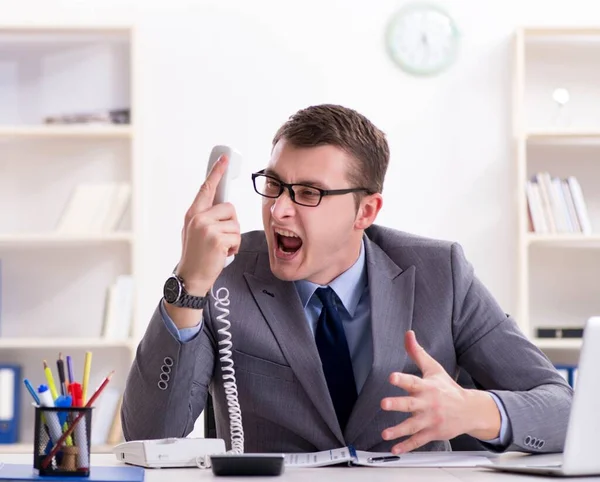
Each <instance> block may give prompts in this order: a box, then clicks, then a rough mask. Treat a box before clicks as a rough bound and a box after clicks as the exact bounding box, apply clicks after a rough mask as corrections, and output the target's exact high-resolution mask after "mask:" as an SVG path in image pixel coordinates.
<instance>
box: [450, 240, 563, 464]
mask: <svg viewBox="0 0 600 482" xmlns="http://www.w3.org/2000/svg"><path fill="white" fill-rule="evenodd" d="M451 266H452V281H453V285H454V295H453V296H454V299H453V309H452V323H453V337H454V346H455V349H456V356H457V362H458V364H459V365H460V366H461V367H463V368H464V369H465V370H466V371H467V373H468V374H469V375H470V376H471V377H472V378H473V379H474V380H475V382H476V383H477V385H478V386H480V387H481V388H483V389H485V390H489V391H490V392H492V393H493V394H494V395H496V396H497V397H498V398H499V399H500V402H501V403H502V404H503V406H504V408H505V410H506V413H507V415H508V421H509V423H510V427H511V430H512V439H511V440H509V445H508V446H506V447H497V446H493V445H488V444H486V447H487V448H489V449H490V450H494V451H498V450H502V449H504V450H519V451H524V452H535V453H539V452H561V451H562V450H563V448H564V443H565V438H566V432H567V423H568V418H569V412H570V409H571V402H572V398H573V391H572V389H571V387H570V386H569V385H568V384H567V383H566V382H565V380H564V379H563V378H562V377H561V376H560V374H559V373H558V372H557V371H556V369H555V368H554V366H553V365H552V363H551V362H550V360H549V359H548V358H547V357H546V356H545V355H544V354H543V353H542V352H541V351H540V350H539V349H538V348H537V347H536V346H535V345H534V344H533V343H531V342H530V341H529V340H528V339H527V338H526V336H525V335H524V334H523V333H522V332H521V330H520V328H519V327H518V326H517V324H516V322H515V321H514V320H513V319H512V318H511V317H510V316H508V315H506V314H505V313H504V311H503V310H502V309H501V308H500V306H499V305H498V303H497V302H496V301H495V300H494V298H493V297H492V295H491V294H490V293H489V291H488V290H487V289H486V288H485V287H484V286H483V284H482V283H481V282H480V281H479V280H478V279H477V278H476V277H475V275H474V272H473V267H472V266H471V264H470V263H469V262H468V261H467V260H466V259H465V256H464V253H463V250H462V248H461V247H460V246H459V245H458V244H454V245H453V246H452V249H451Z"/></svg>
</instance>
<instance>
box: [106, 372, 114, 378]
mask: <svg viewBox="0 0 600 482" xmlns="http://www.w3.org/2000/svg"><path fill="white" fill-rule="evenodd" d="M114 374H115V371H114V370H113V371H112V372H110V373H109V374H108V375H106V378H108V379H109V380H110V377H112V376H113V375H114Z"/></svg>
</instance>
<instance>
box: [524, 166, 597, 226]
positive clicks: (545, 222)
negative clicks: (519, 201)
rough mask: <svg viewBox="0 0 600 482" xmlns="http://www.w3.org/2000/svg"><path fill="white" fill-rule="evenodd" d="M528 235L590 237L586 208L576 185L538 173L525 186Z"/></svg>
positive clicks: (572, 181) (572, 182)
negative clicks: (578, 235) (587, 235)
mask: <svg viewBox="0 0 600 482" xmlns="http://www.w3.org/2000/svg"><path fill="white" fill-rule="evenodd" d="M525 195H526V197H527V207H528V213H529V220H530V229H531V231H533V232H535V233H538V234H556V233H582V234H591V233H592V225H591V222H590V218H589V214H588V209H587V204H586V202H585V198H584V197H583V191H582V189H581V185H580V184H579V181H578V180H577V178H576V177H574V176H569V177H568V178H566V179H560V178H558V177H552V176H551V175H550V173H548V172H539V173H537V174H536V175H535V176H533V178H532V179H530V180H529V181H527V184H526V186H525Z"/></svg>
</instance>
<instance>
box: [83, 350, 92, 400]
mask: <svg viewBox="0 0 600 482" xmlns="http://www.w3.org/2000/svg"><path fill="white" fill-rule="evenodd" d="M91 368H92V352H91V351H86V352H85V362H84V364H83V385H82V387H81V400H82V402H83V403H84V405H85V403H86V402H87V388H88V384H89V383H90V369H91Z"/></svg>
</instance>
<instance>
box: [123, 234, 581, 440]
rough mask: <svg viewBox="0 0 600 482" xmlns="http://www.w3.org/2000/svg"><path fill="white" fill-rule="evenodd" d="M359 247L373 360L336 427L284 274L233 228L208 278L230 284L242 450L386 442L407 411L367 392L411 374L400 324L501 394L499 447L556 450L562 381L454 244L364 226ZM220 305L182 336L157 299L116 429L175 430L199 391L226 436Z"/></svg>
mask: <svg viewBox="0 0 600 482" xmlns="http://www.w3.org/2000/svg"><path fill="white" fill-rule="evenodd" d="M365 248H366V260H367V271H368V283H369V288H370V296H371V318H372V330H373V345H374V346H373V366H372V369H371V372H370V374H369V376H368V378H367V380H366V382H365V385H364V387H363V389H362V391H361V393H360V394H359V397H358V400H357V402H356V405H355V406H354V410H353V412H352V415H351V417H350V420H349V422H348V425H347V427H346V429H345V430H344V432H342V430H341V429H340V427H339V425H338V422H337V419H336V415H335V411H334V408H333V405H332V402H331V399H330V397H329V392H328V390H327V385H326V382H325V378H324V375H323V370H322V367H321V364H320V359H319V355H318V352H317V348H316V345H315V341H314V338H313V336H312V334H311V331H310V329H309V327H308V324H307V322H306V319H305V316H304V312H303V309H302V306H301V303H300V299H299V297H298V294H297V292H296V289H295V286H294V284H293V283H292V282H287V281H281V280H279V279H277V278H276V277H275V276H274V275H273V274H272V273H271V271H270V269H269V259H268V253H267V245H266V241H265V237H264V233H263V232H262V231H257V232H251V233H247V234H244V235H243V237H242V245H241V249H240V252H239V254H238V255H237V256H236V259H235V261H234V262H233V263H232V264H231V265H230V266H228V267H227V268H226V269H225V270H224V271H223V273H222V274H221V276H220V277H219V279H218V280H217V282H216V283H215V291H216V289H218V288H219V287H227V288H228V289H229V292H230V301H231V304H230V306H229V309H230V315H229V317H228V319H229V320H230V321H231V330H230V331H231V334H232V342H233V360H234V362H235V369H236V376H237V386H238V391H239V401H240V404H241V407H242V414H243V419H242V420H243V426H244V432H245V450H246V451H247V452H302V451H317V450H327V449H331V448H334V447H340V446H344V445H347V444H352V445H354V446H355V447H356V448H357V449H361V450H372V451H389V450H390V449H391V447H392V446H393V444H394V443H396V442H394V441H384V440H383V439H382V438H381V432H382V430H383V429H385V428H386V427H390V426H393V425H396V424H398V423H400V422H402V421H403V420H404V419H405V418H406V417H407V415H408V414H404V413H400V412H385V411H383V410H381V409H380V401H381V399H382V398H384V397H388V396H399V395H404V394H405V392H403V390H401V389H399V388H397V387H394V386H392V385H390V384H389V383H388V376H389V374H390V373H391V372H393V371H402V372H405V373H412V374H419V370H418V368H417V367H416V366H415V364H414V363H413V362H412V360H411V359H410V358H409V357H408V356H407V354H406V352H405V350H404V334H405V332H406V331H407V330H409V329H413V330H414V331H415V333H416V336H417V340H419V342H420V343H421V345H422V346H423V347H424V348H425V349H426V350H427V352H428V353H429V354H431V355H432V356H433V357H434V358H435V359H436V360H437V361H438V362H439V363H440V364H442V365H443V367H444V368H445V369H446V370H447V372H448V373H450V374H451V375H453V376H456V375H457V374H458V371H459V369H460V368H462V369H464V370H465V371H466V372H467V373H468V374H469V375H470V376H471V377H472V379H473V380H474V381H475V382H476V383H477V384H478V386H480V387H482V388H484V389H487V390H491V391H492V392H493V393H495V394H496V395H497V396H498V397H499V398H500V400H501V401H502V403H503V404H504V407H505V408H506V411H507V414H508V417H509V419H510V424H511V426H512V433H513V440H512V441H511V444H510V446H509V447H506V448H507V449H509V450H523V451H531V452H547V451H561V450H562V449H563V445H564V440H565V435H566V428H567V420H568V415H569V410H570V407H571V400H572V390H571V388H570V387H569V386H568V385H567V384H566V383H565V381H564V380H563V379H562V378H561V376H560V375H559V374H558V373H557V372H556V370H555V369H554V367H553V366H552V364H551V363H550V361H549V360H548V359H547V358H546V357H545V356H544V355H543V354H542V353H541V352H540V351H539V350H538V349H537V348H536V347H535V346H534V345H532V344H531V343H530V342H529V341H528V340H527V339H526V338H525V336H524V335H523V334H522V333H521V331H520V330H519V328H518V327H517V325H516V324H515V322H514V321H513V320H512V319H511V318H510V317H508V316H507V315H506V314H505V313H504V311H502V309H501V308H500V306H498V304H497V303H496V301H495V300H494V299H493V298H492V296H491V295H490V293H489V292H488V291H487V290H486V288H485V287H484V286H483V285H482V283H481V282H480V281H478V279H477V278H476V277H475V276H474V274H473V268H472V266H471V265H470V264H469V263H468V261H467V260H466V259H465V257H464V255H463V252H462V249H461V248H460V246H459V245H458V244H452V243H449V242H444V241H437V240H431V239H426V238H423V237H418V236H414V235H410V234H406V233H402V232H398V231H394V230H391V229H387V228H383V227H379V226H372V227H371V228H369V229H368V230H367V232H366V239H365ZM219 314H220V313H219V312H215V309H214V308H213V306H212V303H211V306H209V307H207V308H205V309H204V317H203V318H204V326H203V331H202V332H201V333H199V335H198V336H197V337H195V338H194V339H193V340H191V341H189V342H187V343H183V344H182V343H180V342H179V341H177V340H176V339H175V338H174V337H173V336H172V335H171V334H170V333H169V331H168V330H167V328H166V327H165V324H164V322H163V320H162V318H161V315H160V312H159V310H158V308H157V309H156V311H155V313H154V315H153V317H152V319H151V320H150V324H149V325H148V328H147V331H146V333H145V335H144V337H143V339H142V340H141V342H140V345H139V347H138V350H137V354H136V358H135V361H134V363H133V366H132V368H131V371H130V374H129V378H128V381H127V386H126V389H125V393H124V398H123V406H122V414H121V415H122V423H123V430H124V434H125V437H126V439H128V440H132V439H151V438H163V437H184V436H186V435H187V434H189V433H190V431H191V430H192V429H193V426H194V422H195V420H196V418H197V417H198V416H199V415H200V413H201V412H202V410H203V408H204V404H205V401H206V396H207V392H208V391H210V392H211V394H212V395H213V398H214V404H215V416H216V421H217V433H218V435H219V437H221V438H224V439H225V440H226V443H227V444H228V445H229V419H228V412H227V403H226V399H225V393H224V387H223V381H222V372H221V368H220V363H219V360H218V358H217V357H216V356H217V353H216V352H217V350H218V349H219V347H218V346H217V341H218V339H220V338H219V337H220V335H219V334H218V333H217V330H218V329H220V328H221V327H222V325H221V323H220V322H219V321H218V320H217V316H218V315H219ZM171 361H172V364H171V363H170V362H171ZM168 365H172V366H170V367H169V366H168ZM162 372H168V375H169V376H168V378H169V379H168V381H167V384H166V385H167V386H166V389H160V388H159V387H158V382H159V380H160V377H161V373H162ZM162 376H163V379H165V378H167V377H166V376H165V375H162ZM163 388H164V385H163ZM448 448H449V444H448V441H437V442H432V443H430V444H428V445H426V446H425V447H423V450H447V449H448Z"/></svg>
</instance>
